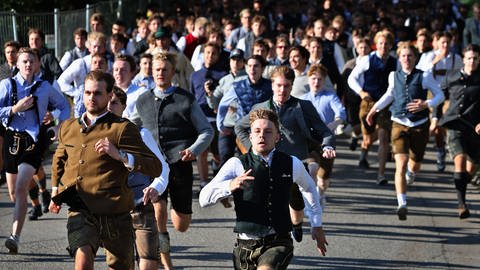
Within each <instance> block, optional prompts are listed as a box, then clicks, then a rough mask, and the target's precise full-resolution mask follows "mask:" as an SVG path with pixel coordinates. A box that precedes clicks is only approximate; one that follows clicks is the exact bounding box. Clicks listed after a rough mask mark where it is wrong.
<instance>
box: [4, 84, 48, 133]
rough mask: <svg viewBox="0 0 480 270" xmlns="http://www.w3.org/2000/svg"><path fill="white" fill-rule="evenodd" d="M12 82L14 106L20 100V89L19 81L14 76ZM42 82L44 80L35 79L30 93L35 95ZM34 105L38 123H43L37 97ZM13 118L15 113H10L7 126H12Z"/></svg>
mask: <svg viewBox="0 0 480 270" xmlns="http://www.w3.org/2000/svg"><path fill="white" fill-rule="evenodd" d="M10 82H11V83H12V106H13V105H15V104H17V102H18V91H17V83H16V82H15V80H14V79H13V78H10ZM41 84H42V81H35V82H33V85H32V87H31V88H30V93H29V95H33V94H35V92H36V91H37V89H38V87H39V86H40V85H41ZM33 106H34V108H35V113H36V114H37V119H38V123H39V124H41V123H42V120H41V119H40V113H39V111H38V106H37V100H36V99H35V101H34V103H33ZM12 118H13V115H10V116H9V117H8V120H7V127H9V126H10V124H11V123H12Z"/></svg>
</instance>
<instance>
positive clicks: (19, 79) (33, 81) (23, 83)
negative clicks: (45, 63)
mask: <svg viewBox="0 0 480 270" xmlns="http://www.w3.org/2000/svg"><path fill="white" fill-rule="evenodd" d="M40 76H41V73H39V74H37V75H34V76H33V80H32V83H31V84H34V83H35V82H36V81H41V79H40ZM15 79H16V80H17V81H18V83H20V85H23V86H28V82H27V81H26V80H25V79H24V78H23V77H22V75H21V74H20V72H18V73H17V75H15Z"/></svg>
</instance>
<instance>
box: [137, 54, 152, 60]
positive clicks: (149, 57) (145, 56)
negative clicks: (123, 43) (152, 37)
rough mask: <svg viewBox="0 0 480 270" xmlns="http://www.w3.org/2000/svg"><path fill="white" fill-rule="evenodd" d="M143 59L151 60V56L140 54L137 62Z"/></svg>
mask: <svg viewBox="0 0 480 270" xmlns="http://www.w3.org/2000/svg"><path fill="white" fill-rule="evenodd" d="M143 58H148V59H150V60H153V56H152V55H151V54H149V53H142V54H140V57H138V59H139V60H141V59H143Z"/></svg>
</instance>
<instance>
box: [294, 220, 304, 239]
mask: <svg viewBox="0 0 480 270" xmlns="http://www.w3.org/2000/svg"><path fill="white" fill-rule="evenodd" d="M291 234H292V237H293V239H295V241H297V242H298V243H300V242H302V239H303V229H302V223H299V224H297V225H293V230H292V232H291Z"/></svg>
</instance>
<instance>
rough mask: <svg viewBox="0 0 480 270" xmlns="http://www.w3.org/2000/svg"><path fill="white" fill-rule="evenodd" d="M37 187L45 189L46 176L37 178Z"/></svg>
mask: <svg viewBox="0 0 480 270" xmlns="http://www.w3.org/2000/svg"><path fill="white" fill-rule="evenodd" d="M37 184H38V187H40V188H41V189H46V188H47V177H43V178H42V179H40V180H38V183H37Z"/></svg>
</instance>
